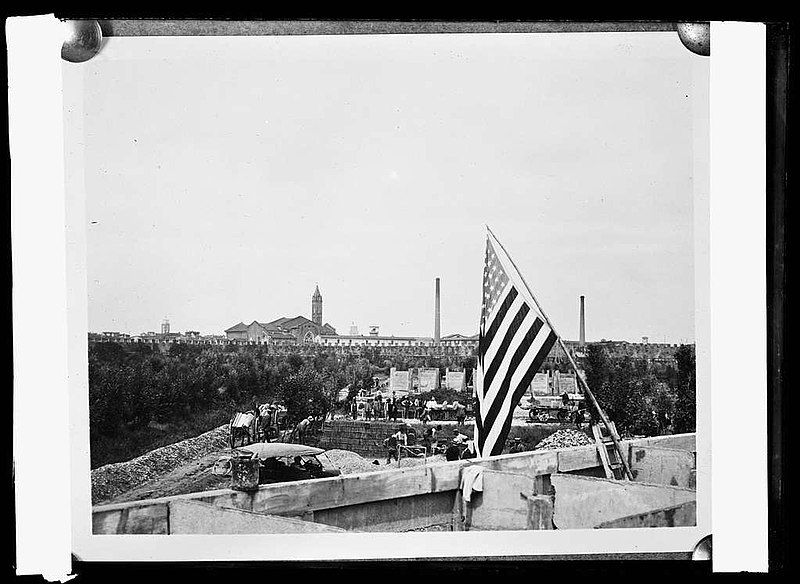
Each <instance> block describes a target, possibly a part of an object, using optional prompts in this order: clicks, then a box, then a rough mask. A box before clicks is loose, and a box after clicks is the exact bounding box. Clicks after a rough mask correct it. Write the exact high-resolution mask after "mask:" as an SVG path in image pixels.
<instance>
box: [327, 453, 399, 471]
mask: <svg viewBox="0 0 800 584" xmlns="http://www.w3.org/2000/svg"><path fill="white" fill-rule="evenodd" d="M325 456H327V457H328V458H329V459H330V461H331V462H332V463H333V464H335V465H336V466H337V467H338V469H339V470H340V471H342V474H343V475H346V474H356V473H362V472H372V471H376V470H382V468H381V466H382V465H380V464H373V463H372V459H370V460H367V459H366V458H364V457H363V456H361V455H360V454H356V453H355V452H351V451H350V450H341V449H339V448H335V449H333V450H328V451H326V452H325ZM383 462H386V460H384V461H383Z"/></svg>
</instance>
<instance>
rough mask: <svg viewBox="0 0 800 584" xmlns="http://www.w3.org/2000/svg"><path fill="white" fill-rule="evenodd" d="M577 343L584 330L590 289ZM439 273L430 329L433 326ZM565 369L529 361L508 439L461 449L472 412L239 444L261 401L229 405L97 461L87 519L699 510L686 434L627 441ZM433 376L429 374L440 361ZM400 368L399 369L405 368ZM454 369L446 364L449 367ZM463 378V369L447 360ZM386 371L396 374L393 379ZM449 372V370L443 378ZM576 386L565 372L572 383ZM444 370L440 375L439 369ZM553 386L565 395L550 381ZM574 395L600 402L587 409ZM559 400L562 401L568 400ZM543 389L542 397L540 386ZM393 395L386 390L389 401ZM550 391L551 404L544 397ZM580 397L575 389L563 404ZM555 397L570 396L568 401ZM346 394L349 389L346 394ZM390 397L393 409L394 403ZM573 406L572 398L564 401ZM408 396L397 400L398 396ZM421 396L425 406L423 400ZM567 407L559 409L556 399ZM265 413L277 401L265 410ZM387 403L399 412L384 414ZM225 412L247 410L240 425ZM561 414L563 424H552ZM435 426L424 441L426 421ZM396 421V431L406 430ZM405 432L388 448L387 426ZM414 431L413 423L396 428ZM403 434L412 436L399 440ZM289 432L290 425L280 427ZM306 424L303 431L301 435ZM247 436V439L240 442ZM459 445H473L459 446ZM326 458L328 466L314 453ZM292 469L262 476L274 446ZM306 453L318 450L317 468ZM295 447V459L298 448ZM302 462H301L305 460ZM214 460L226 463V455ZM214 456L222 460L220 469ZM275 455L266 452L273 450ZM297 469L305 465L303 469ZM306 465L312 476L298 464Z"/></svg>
mask: <svg viewBox="0 0 800 584" xmlns="http://www.w3.org/2000/svg"><path fill="white" fill-rule="evenodd" d="M580 300H581V302H580V342H579V345H580V347H583V346H584V345H585V324H584V323H585V316H584V298H583V296H581V299H580ZM438 304H439V282H438V278H437V281H436V308H437V309H436V314H435V324H436V331H437V333H438V329H439V318H440V315H439V310H438ZM561 348H562V350H563V351H564V353H565V354H566V356H567V358H568V359H569V360H570V363H571V364H572V366H573V371H574V372H575V374H574V375H573V376H572V377H569V376H564V377H563V378H562V379H561V381H559V376H558V375H557V374H556V375H555V376H554V377H552V378H551V376H550V375H548V374H547V373H536V375H534V376H533V377H532V380H531V384H530V388H529V394H530V395H529V397H525V399H524V400H523V403H519V404H517V406H516V407H512V415H510V416H509V421H508V422H509V424H510V427H509V428H508V433H507V438H505V437H504V438H503V443H502V444H501V450H502V453H500V454H494V455H489V456H483V457H480V456H475V455H474V454H473V456H465V453H466V451H467V448H465V445H467V444H473V443H474V441H475V439H476V436H475V426H474V425H473V424H465V423H464V420H463V417H462V418H461V419H460V421H459V422H458V423H456V422H452V421H451V420H448V421H444V420H443V421H442V423H437V422H435V421H434V422H432V423H431V424H428V423H426V421H425V419H424V417H423V420H422V421H420V420H419V419H411V420H409V419H401V421H400V423H401V426H399V427H398V425H397V422H396V421H395V420H394V419H393V420H392V421H391V422H390V421H389V411H388V410H387V413H386V419H385V421H382V420H377V419H376V420H371V419H370V418H369V416H367V417H366V419H363V418H364V417H363V416H362V415H360V414H359V411H358V410H355V409H354V414H355V415H353V416H352V417H350V418H339V419H334V418H333V417H332V418H331V419H329V420H326V421H324V423H323V424H322V427H321V428H320V429H319V432H318V433H317V435H316V436H314V437H313V438H312V442H313V444H312V443H311V442H309V441H308V440H307V439H306V440H304V439H303V438H304V437H302V436H301V439H300V440H299V441H298V442H299V443H294V442H295V440H294V438H295V436H294V432H293V431H292V433H291V435H289V433H288V430H284V431H283V432H282V433H281V432H280V431H279V428H278V427H277V426H276V428H275V436H277V442H271V441H270V440H269V438H268V437H267V436H266V435H264V436H262V437H260V438H259V437H258V436H259V432H258V431H254V432H253V436H251V437H250V439H248V440H247V442H248V444H247V445H245V444H244V442H243V444H242V447H240V448H236V447H235V444H234V442H235V433H234V430H235V429H236V430H241V431H242V432H244V435H247V433H248V431H249V430H248V428H247V425H248V424H252V423H254V421H256V420H258V419H262V418H260V417H259V414H258V413H257V412H255V417H254V416H253V415H252V414H241V413H240V414H236V417H235V418H234V419H232V421H231V424H230V426H229V427H226V426H222V427H220V428H217V429H216V430H213V431H211V432H207V433H206V434H204V435H202V436H199V437H197V438H195V439H189V440H185V441H183V442H181V443H177V444H171V445H169V446H166V447H163V448H160V449H157V450H154V451H151V452H148V453H147V454H145V455H143V456H140V457H138V458H136V459H134V460H131V461H127V462H123V463H117V464H110V465H106V466H104V467H101V468H98V469H95V470H94V471H92V500H93V504H94V507H93V511H92V526H93V533H94V534H162V535H171V534H272V533H316V532H323V533H324V532H346V531H349V532H410V531H506V530H552V529H603V528H623V527H681V526H694V525H696V460H697V456H696V442H695V434H694V433H685V434H666V435H661V436H653V437H630V438H628V439H627V440H623V439H622V438H621V437H620V435H619V434H618V432H617V430H616V428H615V426H614V423H613V422H612V421H611V420H609V419H608V418H607V416H606V415H605V414H604V413H603V412H602V410H601V408H600V407H599V405H598V403H597V402H596V400H595V398H594V396H593V395H592V392H591V390H590V389H589V388H588V386H587V385H586V382H585V380H584V379H583V376H582V374H580V373H578V371H579V368H578V367H577V365H576V364H575V362H574V361H573V357H572V355H571V354H570V352H569V351H568V350H567V348H566V346H564V344H563V341H562V342H561ZM435 371H436V375H434V379H433V383H432V385H433V386H434V387H438V386H439V383H438V377H439V376H438V370H435ZM401 374H402V375H401ZM448 375H449V373H448ZM454 375H460V377H458V380H456V381H457V383H456V382H454V383H456V386H458V387H461V388H463V385H464V373H456V374H454ZM390 377H391V382H392V383H391V385H390V386H389V387H388V389H389V390H391V391H392V393H393V394H394V393H396V392H400V393H401V394H406V393H408V392H410V391H411V390H412V388H411V383H410V375H409V372H408V371H398V372H396V371H395V370H394V369H393V370H392V372H391V376H390ZM395 377H397V378H400V377H402V379H401V380H400V381H401V382H402V383H399V384H395V381H396V379H395ZM448 379H449V378H448ZM568 381H569V382H570V385H569V386H568V385H565V383H566V382H568ZM448 384H449V381H448ZM559 394H562V395H559ZM584 397H585V398H588V401H589V402H590V403H591V407H592V409H593V410H594V411H596V412H598V413H599V417H600V419H599V420H595V423H594V424H593V425H590V424H584V422H585V420H584V416H583V414H582V413H581V414H580V415H575V414H578V413H580V412H583V411H584V408H585V406H584V405H578V404H583V401H584ZM562 399H563V400H564V403H562ZM548 400H549V401H548ZM387 401H388V400H387ZM550 402H553V403H550ZM573 402H574V403H573ZM565 404H572V405H571V406H567V405H565ZM354 405H355V403H354ZM394 405H395V404H394V401H392V408H394ZM573 410H575V411H574V412H573ZM404 411H407V410H404ZM425 411H428V410H427V409H426V410H425ZM565 413H566V414H568V415H563V414H565ZM264 415H265V416H266V417H271V416H274V418H272V419H275V420H277V419H278V415H277V413H275V414H272V413H269V412H267V411H265V412H264ZM392 418H394V414H392ZM235 420H247V421H246V422H243V424H242V427H241V428H234V426H235V425H236V423H235ZM553 421H556V422H557V423H555V424H553V423H547V422H553ZM434 426H435V427H436V428H437V429H438V431H439V436H438V440H436V441H435V442H436V443H438V444H445V445H449V447H450V448H449V450H451V451H452V450H456V455H455V456H450V455H446V456H445V455H444V454H445V453H444V449H443V448H436V447H433V448H432V447H431V440H430V439H426V440H424V441H423V440H420V441H418V440H417V437H419V438H422V437H423V436H431V428H432V427H434ZM400 428H402V430H401V429H400ZM395 430H397V431H398V433H399V432H401V431H402V432H403V434H402V443H401V444H394V443H392V444H391V446H390V447H389V448H388V450H389V452H388V458H387V460H386V463H385V464H383V463H382V462H381V460H380V459H381V458H383V457H387V442H386V441H385V440H384V439H385V437H386V436H388V435H391V433H392V432H394V431H395ZM406 433H408V434H406ZM408 435H411V436H412V439H411V440H409V439H408ZM287 437H288V438H287ZM305 438H307V437H305ZM248 449H249V450H248ZM466 454H468V453H466ZM317 456H320V458H323V459H324V460H325V461H327V462H326V465H328V466H327V467H326V468H323V465H322V464H321V463H320V462H319V460H318V459H317ZM281 458H283V459H285V460H286V464H285V465H284V463H283V462H279V463H277V464H279V465H281V467H282V468H286V469H290V468H291V469H294V471H295V472H294V474H292V475H291V477H289V478H287V477H286V476H284V477H283V478H278V479H277V480H267V481H265V480H263V479H264V477H263V475H264V473H265V471H266V470H267V469H266V466H267V465H268V463H269V465H273V463H276V461H278V460H279V459H281ZM303 458H306V459H313V464H314V465H316V466H314V467H313V469H312V471H308V469H309V468H311V467H310V466H308V465H305V466H304V464H305V463H304V461H303V460H302V459H303ZM292 459H294V460H293V461H292ZM305 462H308V461H307V460H306V461H305ZM223 463H224V464H223ZM220 464H223V466H225V469H226V470H225V471H224V472H217V469H218V467H219V465H220ZM273 466H274V465H273ZM304 469H305V470H304ZM306 477H307V478H306Z"/></svg>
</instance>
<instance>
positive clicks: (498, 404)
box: [481, 319, 544, 448]
mask: <svg viewBox="0 0 800 584" xmlns="http://www.w3.org/2000/svg"><path fill="white" fill-rule="evenodd" d="M537 325H538V326H537ZM540 329H541V321H540V320H539V319H536V320H534V322H533V325H532V326H531V327H529V328H527V329H525V330H524V332H523V334H521V335H520V336H521V339H520V342H519V344H518V346H517V347H516V350H515V351H514V353H513V354H512V355H510V358H509V359H508V361H509V363H507V369H508V371H507V372H506V373H505V375H503V376H502V377H501V378H500V379H499V380H498V381H497V383H496V384H495V385H494V387H492V388H491V389H490V390H489V391H488V392H487V396H488V395H489V394H491V396H492V398H491V399H486V400H485V401H486V404H487V406H486V407H485V408H484V410H483V425H484V427H485V428H488V430H487V434H486V435H485V436H483V437H482V438H483V443H482V444H481V447H482V448H483V447H485V442H486V440H487V439H488V437H489V434H490V433H491V429H492V427H493V425H494V423H495V421H496V420H497V418H498V414H499V412H500V410H501V409H502V408H503V406H504V404H505V402H506V399H507V397H509V388H510V387H511V386H512V382H513V381H515V380H514V377H519V375H518V373H519V371H520V368H521V366H522V367H524V366H525V365H528V364H529V363H530V362H531V361H533V358H534V354H533V353H531V351H530V349H531V345H532V344H533V342H534V340H535V339H536V333H538V331H539V330H540ZM543 337H544V335H543ZM542 340H543V339H542ZM540 343H541V341H540ZM523 359H525V361H526V363H523ZM525 372H527V368H525Z"/></svg>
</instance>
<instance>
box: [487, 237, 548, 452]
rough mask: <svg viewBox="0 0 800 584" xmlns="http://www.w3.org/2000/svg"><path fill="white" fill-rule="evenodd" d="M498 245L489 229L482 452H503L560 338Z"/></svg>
mask: <svg viewBox="0 0 800 584" xmlns="http://www.w3.org/2000/svg"><path fill="white" fill-rule="evenodd" d="M497 244H499V242H497V241H496V240H495V239H494V236H493V235H492V234H491V233H490V234H489V237H488V238H487V241H486V256H485V265H484V268H483V306H482V310H481V321H480V327H479V333H478V335H479V336H478V359H477V361H478V363H477V368H476V369H477V379H476V381H475V395H476V397H477V400H476V402H477V403H476V412H475V413H476V416H475V447H476V449H477V452H478V456H480V457H484V456H492V455H495V454H500V453H501V452H502V451H503V447H504V446H505V440H506V438H507V437H508V432H509V430H510V428H511V424H512V419H513V412H514V408H515V407H516V406H517V404H518V403H519V400H520V398H521V397H522V394H523V393H524V392H525V391H526V390H527V388H528V386H529V385H530V383H531V381H532V380H533V376H534V375H535V374H536V373H537V371H538V370H539V367H541V364H542V362H543V361H544V359H545V358H546V357H547V354H548V353H549V351H550V349H551V348H552V346H553V344H554V343H555V340H556V336H555V334H554V333H553V331H552V329H551V328H550V327H549V326H548V325H547V324H546V323H545V321H544V318H543V317H542V316H541V315H540V314H539V313H538V312H537V310H536V308H535V305H536V303H535V301H534V300H533V298H532V296H531V295H529V294H525V290H527V287H526V286H525V283H524V281H523V280H522V276H520V274H519V272H518V271H517V269H516V267H515V266H514V264H513V262H512V261H511V259H510V258H509V257H508V255H507V253H506V252H505V250H504V249H503V247H502V246H499V248H496V247H495V245H497Z"/></svg>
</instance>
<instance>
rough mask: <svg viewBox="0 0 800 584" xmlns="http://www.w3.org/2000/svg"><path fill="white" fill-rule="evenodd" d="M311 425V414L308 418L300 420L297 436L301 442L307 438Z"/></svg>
mask: <svg viewBox="0 0 800 584" xmlns="http://www.w3.org/2000/svg"><path fill="white" fill-rule="evenodd" d="M310 427H311V416H308V417H307V418H305V419H303V420H300V422H298V423H297V438H298V440H299V441H300V442H301V443H302V442H303V440H305V437H306V432H308V429H309V428H310Z"/></svg>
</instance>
